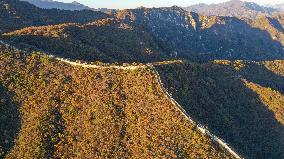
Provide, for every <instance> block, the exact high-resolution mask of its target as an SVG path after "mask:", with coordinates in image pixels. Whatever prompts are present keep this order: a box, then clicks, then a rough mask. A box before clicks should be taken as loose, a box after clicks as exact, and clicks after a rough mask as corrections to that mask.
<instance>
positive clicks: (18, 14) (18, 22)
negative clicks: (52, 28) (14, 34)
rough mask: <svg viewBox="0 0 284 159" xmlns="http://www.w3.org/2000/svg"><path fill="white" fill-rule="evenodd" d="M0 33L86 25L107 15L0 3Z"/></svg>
mask: <svg viewBox="0 0 284 159" xmlns="http://www.w3.org/2000/svg"><path fill="white" fill-rule="evenodd" d="M0 7H1V9H0V21H1V24H0V33H3V32H7V31H12V30H16V29H20V28H23V27H28V26H41V25H51V24H59V23H66V22H68V23H70V22H73V23H86V22H89V21H92V20H96V19H100V18H106V17H108V15H107V14H105V13H102V12H95V11H91V10H83V11H67V10H57V9H41V8H38V7H36V6H34V5H31V4H30V3H28V2H22V1H18V0H1V1H0Z"/></svg>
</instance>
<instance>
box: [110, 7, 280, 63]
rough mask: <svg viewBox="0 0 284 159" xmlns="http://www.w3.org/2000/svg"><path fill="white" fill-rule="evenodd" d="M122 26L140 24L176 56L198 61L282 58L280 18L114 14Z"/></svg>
mask: <svg viewBox="0 0 284 159" xmlns="http://www.w3.org/2000/svg"><path fill="white" fill-rule="evenodd" d="M115 16H116V17H117V18H118V19H120V20H122V21H124V22H125V23H135V24H139V25H142V26H144V27H145V28H146V30H148V31H149V32H151V33H152V34H153V35H154V36H155V37H156V38H157V39H160V40H162V41H165V42H168V43H169V44H170V45H171V46H173V48H174V49H175V50H174V51H175V52H177V54H178V55H179V57H186V58H190V59H192V60H196V59H199V60H200V59H202V60H210V59H253V60H261V59H275V58H283V44H284V41H283V16H282V15H278V16H274V17H266V16H261V17H259V18H257V19H248V18H243V19H238V18H235V17H218V16H202V15H199V14H197V13H194V12H186V11H185V10H183V9H181V8H179V7H171V8H158V9H156V8H154V9H145V8H140V9H135V10H124V11H118V12H117V13H116V14H115Z"/></svg>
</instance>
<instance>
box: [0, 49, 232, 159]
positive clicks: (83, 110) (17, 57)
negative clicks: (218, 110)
mask: <svg viewBox="0 0 284 159" xmlns="http://www.w3.org/2000/svg"><path fill="white" fill-rule="evenodd" d="M0 83H1V87H0V88H1V90H0V95H1V97H0V99H1V101H0V106H1V107H0V109H1V112H0V119H1V122H0V128H1V129H0V134H1V140H0V149H1V152H2V153H1V156H2V157H1V158H19V159H20V158H123V157H126V158H133V157H134V158H148V157H150V158H207V157H210V158H216V159H217V158H232V156H230V155H228V154H227V153H225V152H224V150H222V149H221V148H220V147H219V146H217V145H216V144H214V143H213V142H212V140H211V139H209V138H208V136H205V135H202V134H201V133H200V132H198V131H197V129H196V125H193V124H192V123H190V122H189V121H188V120H187V119H186V118H185V117H184V116H183V114H182V112H181V111H180V110H179V109H178V108H177V107H175V105H173V104H172V103H171V102H170V100H169V99H168V98H167V96H165V95H164V93H163V91H162V90H161V87H160V86H159V84H158V83H157V79H156V76H155V75H154V73H153V71H152V70H151V69H150V68H144V69H138V70H135V71H127V70H125V71H123V70H117V69H88V68H82V67H73V66H69V65H67V64H64V63H62V62H59V61H57V60H54V59H51V58H48V57H47V56H43V55H40V54H37V53H32V54H28V53H23V52H17V51H15V50H11V49H8V48H5V47H3V46H1V53H0ZM10 125H13V127H11V126H10ZM3 137H4V138H3Z"/></svg>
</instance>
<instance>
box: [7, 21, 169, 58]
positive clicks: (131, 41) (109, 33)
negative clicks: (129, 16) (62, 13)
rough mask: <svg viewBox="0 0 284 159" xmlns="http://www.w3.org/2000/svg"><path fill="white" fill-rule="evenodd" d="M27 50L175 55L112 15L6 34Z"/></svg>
mask: <svg viewBox="0 0 284 159" xmlns="http://www.w3.org/2000/svg"><path fill="white" fill-rule="evenodd" d="M3 38H4V39H5V40H7V41H9V42H10V43H12V44H13V45H15V46H18V47H19V48H23V49H27V48H28V49H32V50H44V51H46V52H50V53H52V54H54V55H57V56H60V57H64V58H71V59H73V60H84V61H91V62H92V61H102V62H153V61H159V60H163V59H167V58H170V57H172V56H171V55H170V53H173V52H171V47H170V46H169V45H168V44H167V43H166V42H163V41H159V40H157V39H155V38H154V37H153V36H152V34H151V33H148V32H147V31H146V30H145V29H144V28H143V27H142V26H137V25H135V24H126V23H123V22H121V21H119V20H116V19H113V18H108V19H102V20H96V21H93V22H90V23H87V24H82V25H80V24H77V23H68V24H60V25H52V26H42V27H28V28H24V29H21V30H16V31H13V32H10V33H5V34H3Z"/></svg>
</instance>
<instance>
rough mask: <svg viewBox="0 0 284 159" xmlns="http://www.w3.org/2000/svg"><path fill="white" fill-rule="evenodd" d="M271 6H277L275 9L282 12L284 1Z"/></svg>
mask: <svg viewBox="0 0 284 159" xmlns="http://www.w3.org/2000/svg"><path fill="white" fill-rule="evenodd" d="M271 7H273V8H275V9H277V10H279V11H281V12H284V3H281V4H277V5H273V6H271Z"/></svg>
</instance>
